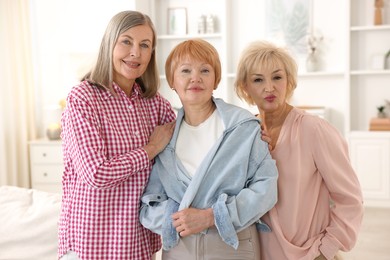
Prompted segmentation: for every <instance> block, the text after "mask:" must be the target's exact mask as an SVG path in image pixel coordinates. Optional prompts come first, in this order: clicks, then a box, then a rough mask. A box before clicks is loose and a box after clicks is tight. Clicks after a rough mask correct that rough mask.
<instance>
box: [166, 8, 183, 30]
mask: <svg viewBox="0 0 390 260" xmlns="http://www.w3.org/2000/svg"><path fill="white" fill-rule="evenodd" d="M168 34H179V35H183V34H187V9H186V8H184V7H183V8H181V7H180V8H169V9H168Z"/></svg>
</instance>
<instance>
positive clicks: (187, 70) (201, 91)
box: [172, 58, 215, 106]
mask: <svg viewBox="0 0 390 260" xmlns="http://www.w3.org/2000/svg"><path fill="white" fill-rule="evenodd" d="M173 74H174V75H173V84H172V87H173V88H174V89H175V90H176V92H177V94H178V95H179V98H180V100H181V102H182V104H183V106H189V105H190V106H191V105H192V106H199V105H200V106H204V105H205V104H207V103H208V102H211V96H212V94H213V90H214V87H215V71H214V68H213V67H212V66H211V65H210V64H208V63H205V62H201V61H197V60H192V59H188V58H185V59H183V60H181V61H180V62H178V64H177V67H176V69H175V70H174V72H173Z"/></svg>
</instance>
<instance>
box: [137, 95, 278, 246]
mask: <svg viewBox="0 0 390 260" xmlns="http://www.w3.org/2000/svg"><path fill="white" fill-rule="evenodd" d="M213 101H214V103H215V104H216V107H217V111H218V112H219V115H220V116H221V118H222V121H223V123H224V125H225V131H224V132H223V134H222V136H221V137H220V138H219V139H218V140H217V142H216V143H215V144H214V146H213V147H212V148H211V150H210V151H209V152H208V154H207V156H206V157H205V159H204V160H203V161H202V163H201V165H199V167H198V169H197V171H196V173H195V175H194V176H193V177H192V178H191V177H190V175H189V174H188V172H187V171H186V169H185V168H184V166H183V164H182V163H181V161H180V160H179V159H178V157H177V156H176V152H175V145H176V140H177V137H178V131H179V129H180V124H181V123H182V121H183V119H184V111H183V109H181V110H179V112H178V116H177V119H176V127H175V131H174V133H173V136H172V139H171V141H170V143H169V144H168V145H167V147H166V148H165V149H164V151H162V152H161V153H160V154H159V155H158V156H157V157H156V160H155V164H154V166H153V169H152V172H151V175H150V179H149V183H148V185H147V187H146V189H145V192H144V194H143V196H142V206H141V210H140V221H141V223H142V225H143V226H144V227H146V228H148V229H150V230H152V231H153V232H155V233H158V234H160V235H162V239H163V248H164V250H169V249H171V248H173V247H174V246H176V245H177V243H178V241H179V235H178V233H177V232H176V230H175V228H174V227H173V225H172V219H171V215H172V214H173V213H174V212H177V211H179V210H182V209H185V208H189V207H193V208H198V209H206V208H210V207H211V208H213V212H214V221H215V226H216V227H217V229H218V232H219V234H220V236H221V238H222V240H223V241H224V242H225V243H227V244H228V245H230V246H232V247H233V248H235V249H237V247H238V238H237V232H239V231H241V230H243V229H245V228H247V227H248V226H250V225H252V224H253V223H256V222H258V223H261V221H260V217H261V216H263V215H264V214H265V213H266V212H267V211H268V210H270V209H271V208H272V207H273V206H274V204H275V203H276V200H277V177H278V172H277V168H276V164H275V161H274V160H273V159H272V158H271V155H270V153H269V150H268V144H267V143H266V142H264V141H262V140H261V138H260V134H261V132H260V122H259V120H258V119H257V118H256V117H255V116H253V115H252V114H251V113H250V112H249V111H247V110H245V109H242V108H239V107H236V106H233V105H230V104H227V103H225V102H224V101H223V100H221V99H216V98H213ZM188 149H191V148H190V147H189V148H188ZM263 225H265V224H263ZM204 232H207V230H206V231H204Z"/></svg>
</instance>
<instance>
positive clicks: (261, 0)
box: [0, 0, 390, 259]
mask: <svg viewBox="0 0 390 260" xmlns="http://www.w3.org/2000/svg"><path fill="white" fill-rule="evenodd" d="M299 1H300V0H295V1H290V0H284V1H283V0H278V1H274V0H239V1H238V0H113V1H106V0H104V1H93V0H81V1H80V0H30V1H26V2H28V5H27V7H26V6H25V5H24V4H23V3H22V2H23V1H15V2H18V4H13V3H12V2H13V1H12V0H11V1H10V0H0V4H1V6H0V8H1V11H0V12H2V14H3V15H0V16H2V18H0V19H2V20H1V21H5V22H8V23H9V22H10V20H7V21H6V20H5V16H4V14H5V13H4V12H7V13H8V14H9V15H10V16H11V15H12V12H14V11H15V10H14V8H28V10H23V11H24V12H26V13H27V14H28V16H29V19H28V21H27V24H29V32H30V34H29V37H27V39H29V41H27V42H28V43H26V44H27V45H29V47H28V48H30V49H31V51H30V53H31V68H30V78H29V80H30V81H31V88H29V90H28V91H29V92H30V93H31V96H30V101H31V100H32V101H31V102H32V103H33V105H32V106H31V107H30V108H28V107H27V108H26V110H29V113H25V114H24V113H23V116H25V117H26V118H25V120H24V121H25V122H28V123H26V124H25V125H22V126H23V127H26V128H28V127H32V129H31V131H30V132H29V133H28V134H24V135H15V134H14V133H13V132H15V129H17V127H16V128H15V126H13V128H12V129H11V128H10V129H8V128H7V127H8V126H10V127H11V123H12V122H13V121H14V120H15V119H14V118H17V117H19V116H20V114H16V113H11V112H9V111H10V110H13V108H11V106H9V107H7V106H6V105H7V104H8V103H7V102H6V100H5V101H0V102H3V104H2V105H1V108H2V110H3V111H6V112H7V111H8V112H9V113H4V112H3V113H0V123H1V128H2V129H1V131H0V138H1V139H0V140H1V141H0V152H1V156H0V164H1V166H0V169H1V171H2V173H1V174H3V172H7V175H4V176H2V177H1V178H0V185H12V186H20V187H25V188H34V189H38V190H45V191H49V192H58V193H60V192H61V183H60V181H61V172H62V167H63V165H62V158H61V141H60V140H48V139H47V136H46V130H47V128H48V126H49V125H50V124H52V123H57V122H59V120H60V116H61V106H60V102H61V101H62V100H64V99H65V98H66V95H67V93H68V92H69V90H70V89H71V87H72V86H73V85H75V84H77V82H78V79H79V78H80V77H81V76H82V75H83V73H85V72H86V71H87V70H88V68H89V66H90V65H91V63H92V62H93V59H94V56H95V54H96V53H97V50H98V48H99V44H100V40H101V37H102V35H103V32H104V30H105V26H106V24H107V23H108V21H109V19H110V18H111V17H112V16H113V15H114V14H116V13H117V12H119V11H122V10H126V9H136V10H140V11H142V12H145V13H147V14H148V15H150V16H151V18H152V20H153V21H154V23H155V26H156V29H157V32H158V47H157V48H158V49H157V53H158V58H159V59H158V64H159V70H160V71H161V81H162V86H161V89H160V91H161V93H162V94H163V95H164V96H165V97H167V98H168V100H170V101H171V103H172V104H173V106H175V107H178V106H180V103H179V101H178V99H177V97H176V95H175V94H174V93H173V92H172V91H171V90H170V89H169V88H168V86H167V84H166V82H165V78H164V76H163V67H164V66H163V64H164V59H165V57H166V56H167V53H168V52H169V50H170V49H171V48H172V47H173V46H174V45H175V44H177V43H178V42H180V41H182V40H184V39H188V38H192V37H202V38H204V39H206V40H208V41H210V42H211V43H213V44H214V45H215V46H216V47H217V49H218V51H219V52H220V56H221V60H222V63H223V75H222V77H223V79H222V82H221V85H220V87H219V89H218V90H217V91H216V93H215V96H218V97H222V98H224V99H225V100H226V101H228V102H231V103H234V104H237V105H240V106H243V107H245V108H247V109H249V110H251V111H253V112H256V109H255V108H253V107H248V106H246V105H244V103H242V102H241V101H240V100H239V99H238V98H237V97H236V95H235V93H234V90H233V83H234V77H235V67H236V66H237V61H238V58H239V54H240V52H241V50H242V49H243V48H244V47H245V46H246V45H247V44H248V43H249V42H251V41H252V40H256V39H268V40H273V41H277V43H278V44H280V45H284V44H286V42H284V41H283V39H281V38H278V39H276V38H275V37H274V36H270V33H269V31H268V29H269V28H267V25H268V24H267V23H268V21H269V20H267V19H269V15H270V8H271V4H270V3H271V2H273V3H276V2H277V3H278V4H280V6H284V7H286V6H289V5H290V4H292V3H293V2H299ZM302 2H303V3H304V4H306V7H307V10H308V13H307V17H304V19H306V20H307V27H305V28H306V33H309V32H313V33H314V35H315V36H317V37H320V38H321V42H320V47H319V48H320V50H321V60H322V61H321V67H320V69H319V70H318V71H308V70H307V67H306V57H307V53H304V52H302V51H300V52H296V53H295V55H296V58H297V61H298V63H299V80H298V87H297V89H296V91H295V93H294V96H293V98H292V100H291V103H292V104H293V105H296V106H302V107H308V108H311V109H309V110H308V111H310V112H312V113H319V114H320V115H321V116H324V117H325V118H326V119H327V120H328V121H329V122H330V123H331V124H333V125H334V126H335V127H336V128H337V129H338V130H339V131H340V132H341V133H342V134H343V135H344V137H345V138H346V139H347V141H348V143H349V149H350V155H351V162H352V164H353V166H354V168H355V170H356V172H357V174H358V177H359V180H360V182H361V185H362V189H363V194H364V199H365V204H366V206H367V207H370V208H376V207H378V208H385V209H390V131H370V130H369V129H370V120H371V119H372V118H376V117H377V113H378V111H377V108H378V107H379V106H381V105H384V104H386V103H385V102H386V100H389V101H390V60H389V58H388V59H387V61H386V59H385V55H386V53H387V52H389V51H390V0H384V8H383V21H382V24H380V25H375V24H374V2H375V0H340V1H327V0H302ZM183 7H184V8H186V12H187V32H186V34H177V35H176V34H170V33H169V29H168V28H167V25H168V22H167V21H168V9H170V8H183ZM4 8H7V10H8V11H4V10H5V9H4ZM286 9H288V8H286ZM16 12H17V11H16ZM280 12H281V13H282V12H287V11H286V10H284V9H283V8H281V9H280ZM0 14H1V13H0ZM210 14H211V15H213V17H214V22H215V23H216V25H215V27H214V32H212V33H204V34H199V33H198V30H199V28H198V26H199V24H198V22H199V17H200V16H201V15H210ZM3 24H5V23H3ZM4 28H5V25H4V26H2V27H1V29H2V31H1V32H0V33H1V39H2V40H1V41H3V39H6V38H7V37H8V36H7V30H4ZM3 37H4V38H3ZM4 42H5V43H2V44H5V46H1V47H2V48H3V47H4V48H3V51H2V53H1V54H2V56H0V57H1V60H0V64H1V67H0V69H2V70H3V73H5V71H9V70H10V69H11V70H12V69H14V70H16V71H17V67H18V65H15V68H12V67H11V68H9V64H12V62H9V61H8V60H7V57H13V56H12V54H8V53H6V52H8V51H9V50H10V48H11V49H12V46H16V45H13V44H14V43H12V42H10V41H4ZM10 46H11V47H10ZM6 47H8V48H6ZM287 47H291V46H287ZM5 49H6V50H5ZM378 59H379V62H378ZM386 62H387V63H386ZM12 75H13V76H12V77H18V76H17V75H18V74H17V73H14V74H12ZM15 75H16V76H15ZM12 77H11V76H7V75H6V74H0V78H3V80H5V84H2V86H1V88H2V90H4V93H8V92H12V91H13V90H14V84H15V82H16V84H17V82H18V80H16V79H15V78H12ZM22 90H23V88H20V89H19V90H18V91H22ZM26 91H27V90H26ZM23 106H24V105H23ZM386 109H387V110H386V112H387V116H388V117H390V104H389V105H388V106H387V108H386ZM29 115H31V117H29ZM22 126H21V127H22ZM11 144H17V145H18V147H19V148H18V149H13V148H10V147H11ZM42 153H45V154H49V156H47V157H46V158H45V159H44V160H43V159H42V158H40V154H42ZM16 165H17V166H16ZM20 165H24V167H21V166H20ZM41 167H48V168H47V171H48V172H49V176H47V175H45V176H43V175H42V176H39V174H40V173H39V172H37V173H35V174H38V175H37V176H35V177H34V176H33V175H32V174H33V172H34V171H39V170H40V169H41ZM20 171H23V173H20ZM34 178H35V179H34ZM387 212H389V211H387ZM378 214H379V213H378ZM372 215H375V213H372ZM388 217H390V216H388ZM366 229H369V228H366ZM389 236H390V235H389V234H387V237H386V239H387V241H389V239H390V238H389ZM374 239H375V238H374ZM389 248H390V247H389ZM356 254H357V253H356ZM356 254H354V255H353V258H352V255H351V257H350V258H347V259H360V258H358V257H357V256H356ZM375 259H382V258H375ZM383 259H385V258H383Z"/></svg>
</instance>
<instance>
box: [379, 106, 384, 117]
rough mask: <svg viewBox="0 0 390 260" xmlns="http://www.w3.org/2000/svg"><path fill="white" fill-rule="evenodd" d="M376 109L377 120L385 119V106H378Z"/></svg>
mask: <svg viewBox="0 0 390 260" xmlns="http://www.w3.org/2000/svg"><path fill="white" fill-rule="evenodd" d="M377 109H378V114H377V116H378V117H379V118H385V117H386V113H385V106H379V107H377Z"/></svg>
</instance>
